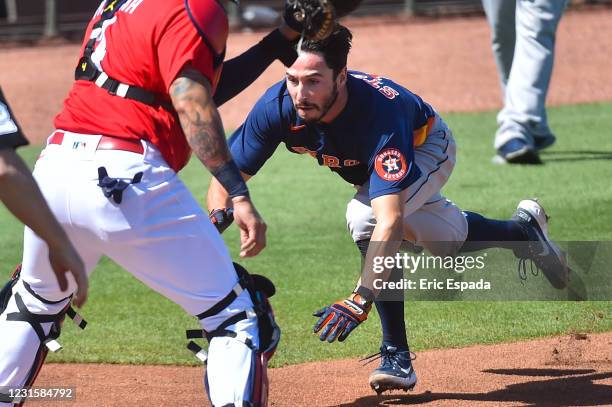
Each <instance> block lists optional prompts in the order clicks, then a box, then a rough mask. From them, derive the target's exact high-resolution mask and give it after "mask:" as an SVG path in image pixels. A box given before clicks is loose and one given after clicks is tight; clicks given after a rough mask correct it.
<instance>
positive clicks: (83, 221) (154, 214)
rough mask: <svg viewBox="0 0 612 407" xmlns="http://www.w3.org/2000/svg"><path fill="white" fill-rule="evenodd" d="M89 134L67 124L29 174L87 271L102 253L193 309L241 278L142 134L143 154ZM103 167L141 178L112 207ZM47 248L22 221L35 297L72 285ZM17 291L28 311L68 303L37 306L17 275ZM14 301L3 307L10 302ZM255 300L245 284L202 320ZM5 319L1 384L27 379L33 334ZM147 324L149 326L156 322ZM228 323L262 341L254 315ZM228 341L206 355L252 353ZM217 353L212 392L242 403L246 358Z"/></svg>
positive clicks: (25, 274) (206, 323)
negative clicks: (105, 146) (57, 272)
mask: <svg viewBox="0 0 612 407" xmlns="http://www.w3.org/2000/svg"><path fill="white" fill-rule="evenodd" d="M95 137H99V136H93V135H79V134H75V133H68V132H66V135H65V137H64V141H63V143H62V145H53V144H51V145H48V146H47V147H46V148H45V150H44V151H43V153H42V154H41V157H40V158H39V160H38V162H37V163H36V167H35V169H34V177H35V178H36V180H37V182H38V184H39V186H40V188H41V190H42V192H43V194H44V196H45V198H46V200H47V202H48V204H49V206H50V207H51V210H52V211H53V213H54V214H55V216H56V217H57V218H58V220H59V222H60V223H61V224H62V225H63V227H64V228H65V229H66V232H67V233H68V236H69V237H70V240H71V241H72V242H73V243H74V245H75V247H76V249H77V251H78V252H79V254H80V255H81V256H82V258H83V260H84V261H85V264H86V268H87V272H88V274H89V273H91V272H92V271H93V269H94V268H95V266H96V264H97V263H98V261H99V260H100V257H101V256H102V255H106V256H108V257H110V258H111V259H112V260H114V261H115V262H116V263H117V264H119V265H121V266H122V267H124V268H125V269H126V270H128V271H129V272H130V273H132V274H133V275H134V276H135V277H136V278H137V279H139V280H140V281H142V282H143V283H145V284H146V285H148V286H149V287H151V288H152V289H154V290H155V291H157V292H159V293H160V294H162V295H163V296H165V297H166V298H168V299H170V300H172V301H174V302H175V303H177V304H179V305H180V306H181V307H183V309H184V310H185V311H186V312H188V313H189V314H191V315H197V314H199V313H201V312H203V311H205V310H207V309H209V308H210V307H212V306H213V305H214V304H216V303H217V302H218V301H220V300H221V299H222V298H223V297H225V296H226V295H227V294H228V293H229V292H230V291H231V290H232V288H233V286H234V285H235V284H236V283H237V281H238V277H237V274H236V272H235V271H234V267H233V265H232V260H231V258H230V255H229V253H228V250H227V248H226V247H225V245H224V242H223V240H222V238H221V236H220V235H219V233H218V232H217V230H216V229H215V227H214V226H213V225H212V223H211V222H210V221H209V219H208V216H207V215H206V214H205V213H204V212H203V211H202V209H201V208H200V206H199V205H198V203H197V202H196V200H195V199H194V198H193V196H192V195H191V193H190V192H189V190H188V189H187V188H186V187H185V185H184V184H183V182H182V181H181V180H180V179H179V178H178V176H177V175H176V173H175V172H174V171H173V170H172V169H171V168H170V167H169V166H168V165H167V164H166V162H165V161H164V160H163V158H162V156H161V154H160V153H159V151H158V150H157V149H155V147H154V146H152V145H151V144H149V143H145V142H143V145H144V148H145V152H144V154H136V153H131V152H126V151H117V150H95V146H96V145H97V143H96V142H94V141H95ZM83 143H86V144H85V146H84V145H83ZM92 147H93V148H92ZM101 166H104V167H106V169H107V171H108V174H109V176H110V177H112V178H124V179H126V180H127V181H129V180H131V179H132V177H133V176H134V175H135V174H136V173H138V172H143V174H144V175H143V177H142V181H141V182H140V183H138V184H135V185H131V186H129V187H128V188H127V189H126V190H125V191H124V194H123V202H122V203H121V204H119V205H118V204H116V203H114V201H112V199H108V198H106V197H105V196H104V195H103V193H102V190H101V189H100V187H98V186H97V183H98V167H101ZM47 253H48V249H47V246H46V244H45V243H44V242H43V241H42V240H41V239H40V238H38V237H37V236H36V235H35V234H34V233H33V232H32V231H31V230H30V229H28V228H26V230H25V240H24V253H23V268H22V272H21V278H22V279H23V280H24V281H26V282H27V283H28V284H30V286H31V287H32V289H33V290H34V292H35V293H37V294H38V295H40V296H41V297H43V298H45V299H47V300H50V301H57V300H60V299H62V298H64V297H66V296H67V295H69V294H70V293H72V292H74V290H75V288H76V285H75V282H74V279H73V278H72V277H71V276H70V278H69V290H68V292H61V291H60V289H59V286H58V284H57V281H56V279H55V277H54V275H53V272H52V270H51V267H50V265H49V262H48V257H47ZM16 289H17V290H18V291H19V292H20V294H21V296H22V297H23V298H24V301H25V303H26V306H27V307H28V309H29V310H30V311H31V312H33V313H47V314H51V313H57V312H59V311H60V310H61V309H62V307H63V306H64V305H65V304H66V302H67V301H62V302H61V303H59V304H54V305H49V304H43V303H41V302H40V301H38V300H36V298H34V297H33V296H32V295H30V294H29V293H28V292H27V291H26V290H25V289H23V287H22V284H21V283H19V284H18V285H17V286H16ZM93 289H95V287H94V288H93ZM13 302H14V300H11V304H9V307H8V309H7V312H11V311H12V310H13V309H14V307H15V306H14V304H13ZM252 306H253V304H252V302H251V299H250V298H249V296H248V293H247V292H246V291H244V292H243V293H242V294H241V295H240V296H239V297H238V298H237V299H236V300H235V301H234V302H233V303H232V304H231V305H230V306H228V307H227V308H226V309H224V310H223V311H222V312H220V313H219V314H217V315H214V316H211V317H209V318H206V319H204V320H202V321H200V324H201V325H202V327H203V328H204V329H205V330H206V331H212V330H214V329H215V328H216V327H217V326H218V325H219V324H220V323H221V322H223V321H224V320H226V319H227V318H229V317H230V316H232V315H235V314H237V313H239V312H241V311H243V310H245V309H250V308H252ZM5 313H6V312H5ZM133 317H134V318H138V315H133ZM5 319H6V318H5V317H4V315H2V316H0V332H2V335H0V386H8V385H10V386H16V387H18V386H20V385H22V384H23V383H24V381H25V379H26V374H27V373H28V370H29V367H30V366H31V363H32V360H33V358H34V353H35V351H34V349H36V348H37V346H38V344H39V342H38V338H37V337H36V336H35V334H34V332H33V330H32V329H31V328H30V327H29V325H28V324H27V323H25V322H12V321H6V320H5ZM94 323H95V322H94ZM46 329H47V331H48V329H49V327H46ZM151 329H152V331H153V332H154V329H155V327H151ZM177 329H180V328H178V327H177ZM228 329H230V330H234V331H236V332H237V333H239V335H240V336H242V337H244V338H249V339H251V341H253V343H254V344H255V345H256V346H257V345H258V334H257V322H256V320H255V319H248V320H243V321H240V322H238V323H237V324H235V325H233V326H230V327H229V328H228ZM85 334H86V333H85ZM213 342H215V341H213ZM221 342H223V343H221ZM226 342H227V341H219V343H218V345H215V346H211V347H210V349H209V352H210V353H211V355H212V354H213V353H214V352H215V351H214V350H213V349H217V350H218V351H219V352H221V353H224V352H228V351H229V349H232V352H234V353H235V354H234V355H232V359H233V360H236V359H238V360H246V359H249V358H250V355H251V351H250V349H248V348H247V347H246V346H244V345H242V346H240V345H237V344H229V343H226ZM230 342H231V341H230ZM230 345H231V346H230ZM177 346H182V345H181V344H177ZM236 353H237V354H236ZM222 359H224V356H223V355H222V354H218V355H215V357H211V361H210V362H211V363H209V365H208V375H209V377H214V378H215V380H214V381H213V383H214V385H212V384H211V388H210V392H211V394H210V395H211V397H212V399H213V402H214V403H215V404H219V405H224V404H227V403H231V402H235V401H238V402H240V401H241V400H242V397H243V395H242V394H241V386H244V383H246V380H244V376H246V377H247V378H248V372H249V371H250V368H251V366H250V362H249V364H247V365H245V364H240V363H239V362H235V363H233V364H232V370H230V369H228V368H227V366H226V365H223V363H219V362H218V361H219V360H222Z"/></svg>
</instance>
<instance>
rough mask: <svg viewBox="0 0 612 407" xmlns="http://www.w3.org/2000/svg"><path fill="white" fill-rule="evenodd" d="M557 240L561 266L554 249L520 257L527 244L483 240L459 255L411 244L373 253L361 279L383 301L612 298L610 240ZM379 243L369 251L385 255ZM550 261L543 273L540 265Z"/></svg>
mask: <svg viewBox="0 0 612 407" xmlns="http://www.w3.org/2000/svg"><path fill="white" fill-rule="evenodd" d="M430 243H431V242H430ZM557 243H558V245H559V248H560V250H561V252H562V253H563V259H564V265H563V266H562V267H558V263H556V260H555V257H554V253H553V252H552V251H550V250H549V251H546V250H536V251H535V253H542V255H541V256H542V257H541V259H544V260H545V261H539V262H536V261H533V260H532V259H522V260H521V259H520V258H519V257H517V256H518V255H517V254H516V253H521V252H523V253H524V252H527V250H526V249H527V248H528V246H527V245H528V244H529V243H528V242H485V243H484V244H486V245H488V246H489V247H490V248H487V249H483V250H479V251H476V250H474V251H469V252H464V253H459V254H458V255H456V256H450V255H448V256H437V255H432V254H430V253H429V252H426V251H425V250H423V249H422V248H420V247H414V246H408V247H404V248H402V250H401V251H400V252H399V253H394V254H393V255H387V256H382V255H380V256H374V257H373V258H372V263H371V264H370V267H369V270H366V268H367V267H364V268H363V270H362V275H361V279H362V281H367V282H371V284H372V286H373V288H374V290H375V291H376V292H375V294H376V298H377V300H379V301H398V300H403V299H406V300H415V301H458V300H468V301H584V300H589V301H612V266H611V265H612V242H609V241H604V242H602V241H582V242H579V241H571V242H569V241H564V242H557ZM380 244H381V243H380V242H370V247H369V249H374V253H380V254H382V253H385V252H384V250H382V249H384V246H378V247H377V246H376V245H380ZM433 245H438V246H437V247H438V248H439V247H442V248H443V250H440V251H441V252H444V253H447V252H448V250H446V251H444V248H448V247H451V245H452V242H433V243H431V244H430V246H433ZM379 249H381V250H379ZM462 249H465V248H462ZM532 252H533V251H532ZM546 256H548V257H546ZM541 259H540V260H541ZM546 264H548V267H547V269H546V272H545V271H544V270H543V269H542V267H541V266H542V265H546ZM551 276H552V278H551ZM558 276H563V280H564V281H566V280H565V277H567V284H565V286H563V287H559V284H555V283H554V280H555V277H558Z"/></svg>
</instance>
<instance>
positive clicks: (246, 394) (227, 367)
mask: <svg viewBox="0 0 612 407" xmlns="http://www.w3.org/2000/svg"><path fill="white" fill-rule="evenodd" d="M254 372H255V350H254V349H252V348H251V347H249V346H247V345H246V344H245V342H244V341H243V340H241V339H238V338H233V337H229V336H219V337H215V338H212V340H211V341H210V345H209V347H208V363H207V367H206V379H205V380H206V386H207V389H208V395H209V397H210V400H211V402H212V405H213V406H215V407H223V406H228V405H229V406H232V407H233V406H240V407H242V406H243V405H250V404H249V403H251V402H252V401H253V400H252V397H253V385H254Z"/></svg>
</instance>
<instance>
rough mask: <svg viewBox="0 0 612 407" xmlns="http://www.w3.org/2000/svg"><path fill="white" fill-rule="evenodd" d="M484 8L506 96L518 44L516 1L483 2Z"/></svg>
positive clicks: (503, 91)
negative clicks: (516, 44)
mask: <svg viewBox="0 0 612 407" xmlns="http://www.w3.org/2000/svg"><path fill="white" fill-rule="evenodd" d="M482 6H483V8H484V11H485V14H486V16H487V21H488V22H489V26H490V27H491V48H492V50H493V56H494V57H495V63H496V65H497V73H498V75H499V80H500V84H501V89H502V95H504V94H505V89H506V83H507V82H508V77H509V76H510V69H511V68H512V60H513V58H514V45H515V43H516V24H515V15H516V13H515V11H516V0H482Z"/></svg>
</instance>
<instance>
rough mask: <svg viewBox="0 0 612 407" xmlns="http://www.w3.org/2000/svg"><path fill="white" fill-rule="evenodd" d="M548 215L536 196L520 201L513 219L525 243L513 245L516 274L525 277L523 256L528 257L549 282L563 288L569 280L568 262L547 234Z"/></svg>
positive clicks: (525, 258) (524, 259)
mask: <svg viewBox="0 0 612 407" xmlns="http://www.w3.org/2000/svg"><path fill="white" fill-rule="evenodd" d="M548 219H549V217H548V215H546V212H545V211H544V208H543V207H542V205H540V203H539V202H538V201H537V199H526V200H523V201H521V202H519V204H518V206H517V208H516V211H515V212H514V215H512V220H515V221H517V222H519V224H520V225H521V226H522V228H523V230H524V232H525V236H526V239H527V241H528V243H527V244H525V245H519V247H517V248H516V249H514V254H515V255H516V256H517V257H518V258H519V259H520V260H519V276H520V277H521V279H525V278H526V265H525V261H526V260H531V261H532V264H535V265H536V267H537V268H538V269H539V270H542V272H543V273H544V276H545V277H546V278H547V279H548V281H549V282H550V284H552V286H553V287H555V288H557V289H560V290H561V289H564V288H566V287H567V285H568V283H569V271H570V269H569V266H568V264H567V259H566V257H565V253H564V252H563V251H562V250H561V249H560V248H559V246H557V244H555V242H553V241H552V240H550V239H549V238H548Z"/></svg>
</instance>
